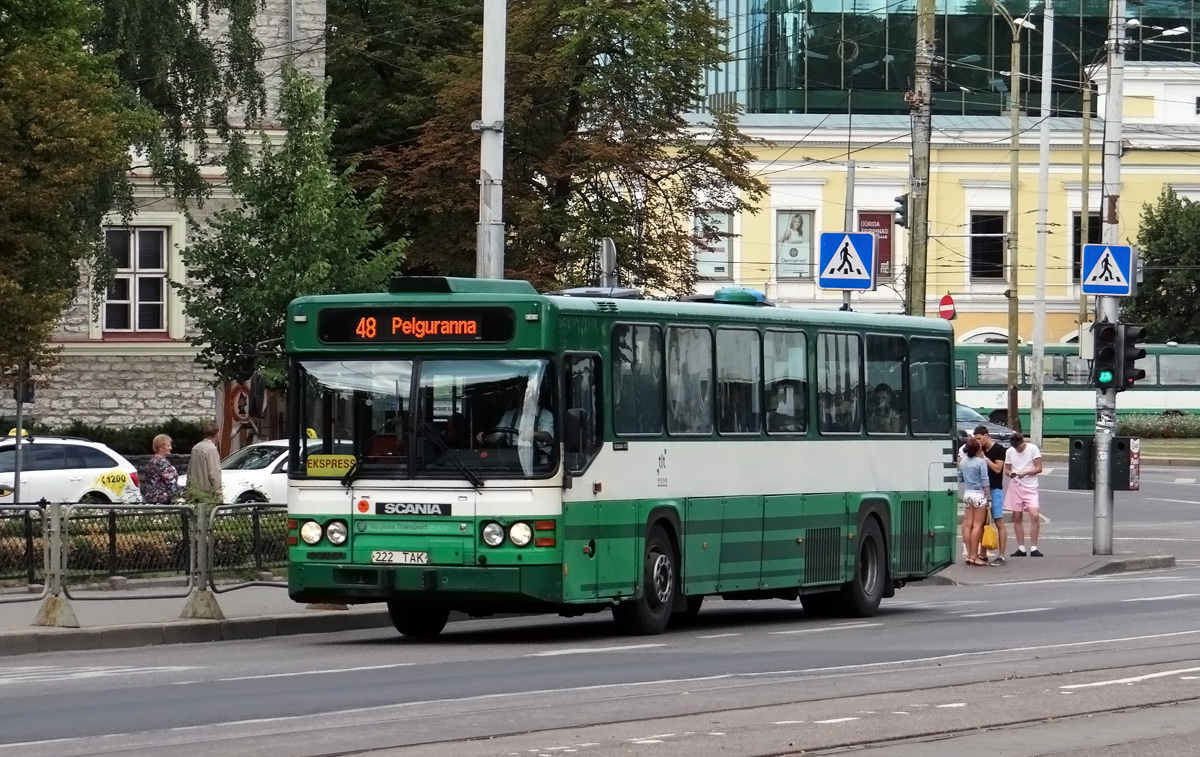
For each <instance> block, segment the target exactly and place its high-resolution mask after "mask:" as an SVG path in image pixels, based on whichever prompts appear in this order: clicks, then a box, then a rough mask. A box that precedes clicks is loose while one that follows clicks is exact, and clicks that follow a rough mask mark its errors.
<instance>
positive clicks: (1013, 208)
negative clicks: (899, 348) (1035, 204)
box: [992, 0, 1024, 431]
mask: <svg viewBox="0 0 1200 757" xmlns="http://www.w3.org/2000/svg"><path fill="white" fill-rule="evenodd" d="M992 1H993V3H994V5H995V7H996V9H997V10H999V11H1000V12H1001V13H1002V14H1003V15H1004V18H1005V19H1006V20H1007V21H1008V24H1009V26H1011V27H1012V48H1011V57H1012V63H1011V64H1010V68H1011V69H1012V95H1011V96H1010V97H1009V101H1008V110H1009V115H1010V119H1011V135H1010V140H1009V141H1010V144H1009V148H1008V165H1009V171H1008V186H1009V192H1008V194H1009V200H1008V206H1009V210H1008V292H1007V296H1008V425H1009V428H1011V429H1013V430H1014V431H1020V430H1021V415H1020V408H1018V407H1017V368H1018V363H1019V361H1020V357H1019V355H1018V354H1017V336H1018V333H1017V332H1018V331H1019V326H1020V318H1019V315H1018V310H1017V306H1018V302H1017V283H1018V280H1017V270H1018V269H1017V250H1018V247H1017V229H1018V227H1019V226H1020V225H1021V216H1020V205H1021V186H1020V183H1021V27H1020V26H1019V25H1018V24H1017V23H1016V22H1015V21H1014V20H1013V18H1012V16H1010V15H1009V13H1008V11H1006V10H1004V6H1002V5H1000V4H999V3H998V2H996V0H992ZM1023 21H1024V19H1022V22H1023Z"/></svg>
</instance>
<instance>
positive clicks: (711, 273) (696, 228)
mask: <svg viewBox="0 0 1200 757" xmlns="http://www.w3.org/2000/svg"><path fill="white" fill-rule="evenodd" d="M732 229H733V216H732V215H731V214H730V213H724V212H721V211H719V210H701V211H698V212H697V213H696V216H695V218H694V219H693V223H692V233H693V243H694V245H695V250H696V273H697V274H698V275H699V277H700V278H702V279H718V280H721V279H725V280H728V279H732V278H733V258H732V255H731V248H732V244H731V242H732V238H731V233H730V232H731V231H732Z"/></svg>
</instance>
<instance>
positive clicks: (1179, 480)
mask: <svg viewBox="0 0 1200 757" xmlns="http://www.w3.org/2000/svg"><path fill="white" fill-rule="evenodd" d="M1171 483H1175V484H1194V483H1196V479H1194V478H1177V479H1175V480H1174V481H1172V482H1171Z"/></svg>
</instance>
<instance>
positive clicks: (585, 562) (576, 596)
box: [562, 502, 600, 602]
mask: <svg viewBox="0 0 1200 757" xmlns="http://www.w3.org/2000/svg"><path fill="white" fill-rule="evenodd" d="M599 508H600V505H599V503H596V502H564V503H563V534H564V538H563V590H562V592H563V601H564V602H580V601H586V600H591V599H595V598H596V594H597V590H598V586H597V584H598V583H599V575H600V566H599V557H598V556H597V554H596V552H597V548H596V541H597V536H598V532H599V528H598V524H599Z"/></svg>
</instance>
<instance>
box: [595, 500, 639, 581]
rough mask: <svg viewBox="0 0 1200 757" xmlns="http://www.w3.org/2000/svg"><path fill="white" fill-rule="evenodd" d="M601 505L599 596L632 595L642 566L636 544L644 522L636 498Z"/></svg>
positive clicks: (598, 545)
mask: <svg viewBox="0 0 1200 757" xmlns="http://www.w3.org/2000/svg"><path fill="white" fill-rule="evenodd" d="M599 508H600V512H599V521H598V522H599V524H600V528H599V529H598V530H599V532H600V534H601V538H600V541H599V542H598V543H597V544H596V549H597V550H599V552H600V571H599V575H598V577H597V589H598V591H597V593H598V594H599V596H600V597H632V596H633V593H634V591H635V589H636V586H637V582H638V579H639V578H640V577H641V576H640V573H641V568H642V561H641V560H640V559H638V555H639V554H641V552H640V550H639V549H638V546H637V545H638V538H637V537H638V534H639V533H640V532H641V530H642V522H640V521H638V520H637V510H638V508H637V502H636V501H625V502H601V503H600V506H599Z"/></svg>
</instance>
